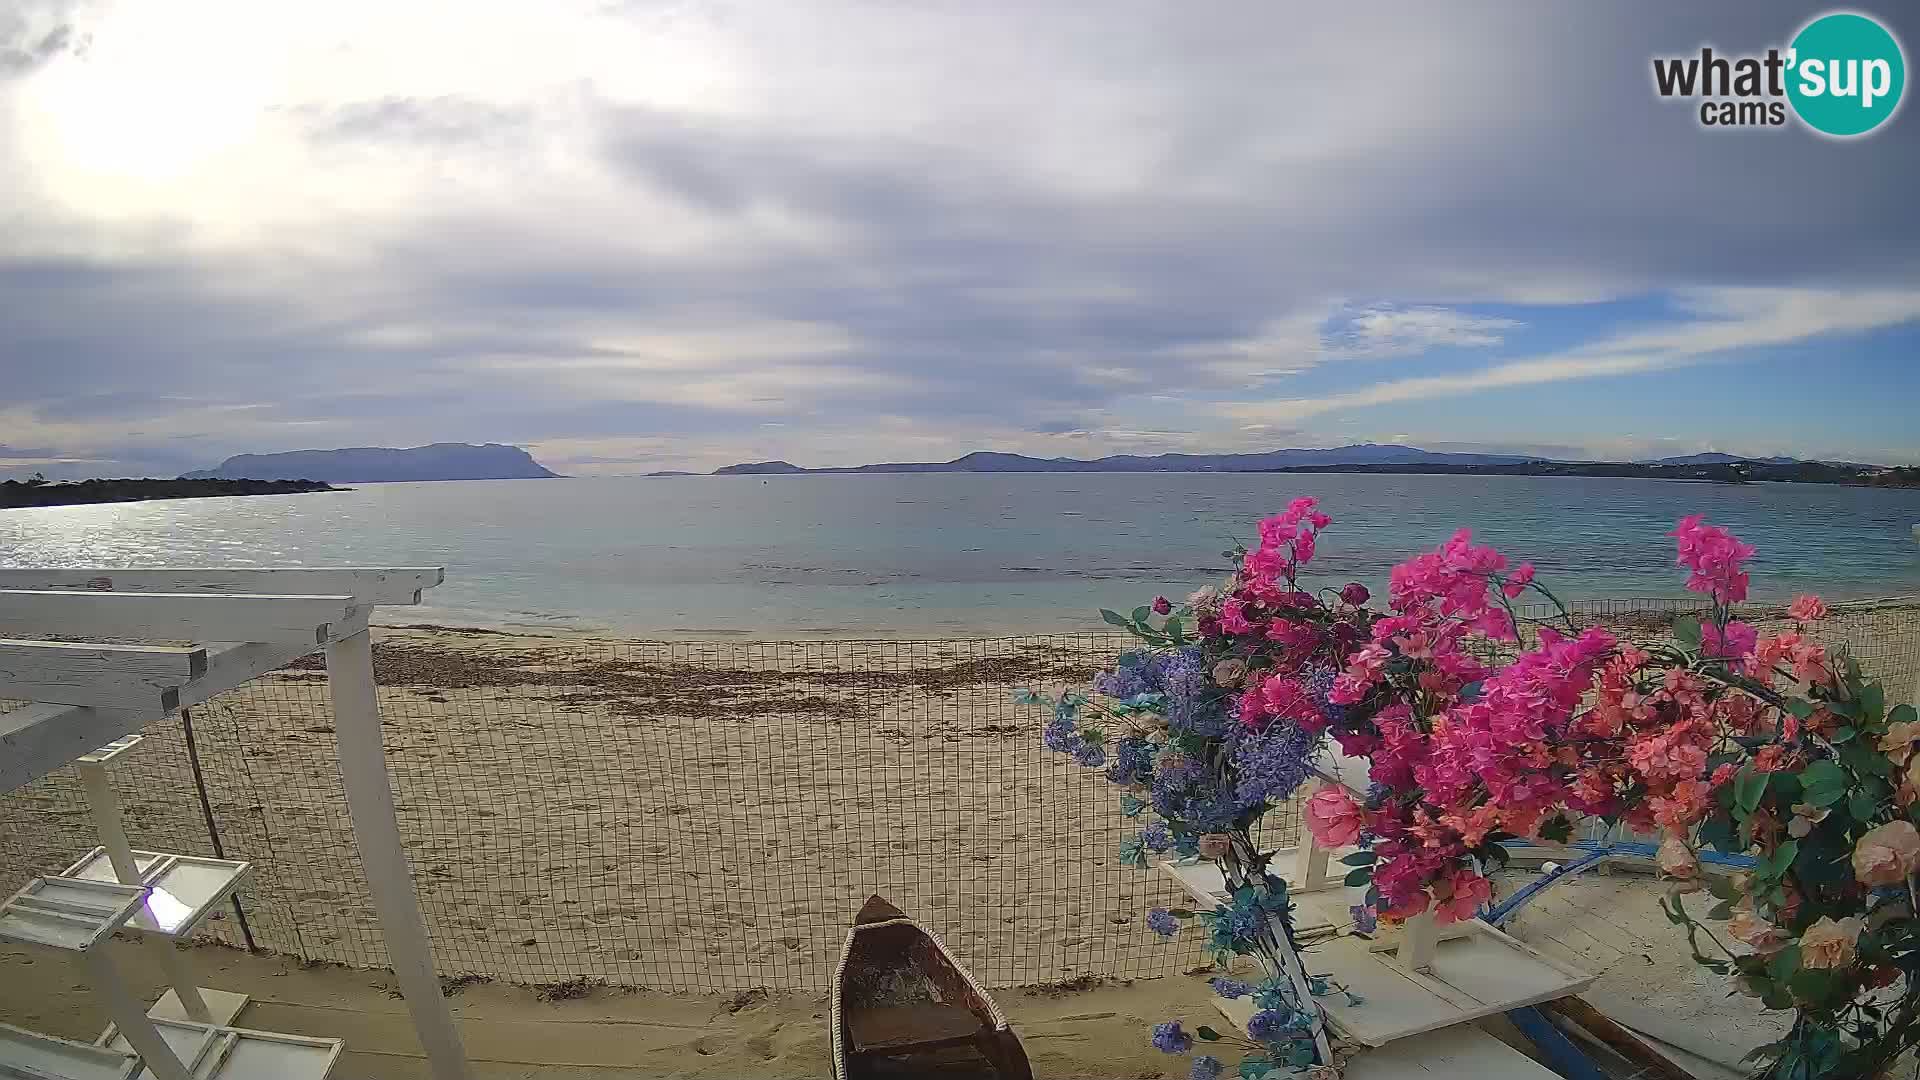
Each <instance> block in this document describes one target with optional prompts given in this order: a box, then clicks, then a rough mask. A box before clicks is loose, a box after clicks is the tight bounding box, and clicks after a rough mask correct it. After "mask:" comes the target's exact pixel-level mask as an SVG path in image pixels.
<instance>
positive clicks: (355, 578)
mask: <svg viewBox="0 0 1920 1080" xmlns="http://www.w3.org/2000/svg"><path fill="white" fill-rule="evenodd" d="M445 579H446V572H445V571H444V570H442V569H441V568H440V567H437V566H395V567H368V566H334V567H306V566H299V567H279V566H228V567H221V566H209V567H182V566H169V567H130V566H117V567H98V566H87V567H31V568H27V569H0V589H83V590H88V591H92V592H171V593H191V592H207V593H279V594H287V593H300V594H306V595H313V596H336V595H341V594H345V595H349V596H352V597H353V598H354V600H355V601H357V602H358V603H362V604H417V603H419V602H420V592H421V590H423V589H431V588H433V587H434V586H436V585H438V584H440V583H441V582H442V581H444V580H445Z"/></svg>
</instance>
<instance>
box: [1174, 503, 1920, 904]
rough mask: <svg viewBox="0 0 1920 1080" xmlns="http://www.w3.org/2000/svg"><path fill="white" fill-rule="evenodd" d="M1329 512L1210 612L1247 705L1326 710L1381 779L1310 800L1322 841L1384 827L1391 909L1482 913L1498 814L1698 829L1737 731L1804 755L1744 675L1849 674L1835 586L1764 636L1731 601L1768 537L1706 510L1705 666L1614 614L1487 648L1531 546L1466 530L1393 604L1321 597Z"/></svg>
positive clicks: (1500, 829)
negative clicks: (1239, 656) (1514, 559)
mask: <svg viewBox="0 0 1920 1080" xmlns="http://www.w3.org/2000/svg"><path fill="white" fill-rule="evenodd" d="M1327 523H1328V519H1327V517H1326V515H1324V514H1322V513H1320V512H1319V511H1318V510H1317V509H1315V506H1314V502H1313V500H1311V499H1298V500H1295V501H1294V502H1293V503H1292V504H1291V505H1290V506H1289V507H1288V509H1287V511H1286V512H1285V513H1282V514H1280V515H1277V516H1275V517H1272V518H1268V519H1267V520H1265V521H1263V522H1262V523H1261V543H1260V548H1259V550H1257V551H1255V552H1253V553H1250V554H1248V555H1247V556H1246V558H1245V560H1244V562H1243V565H1242V572H1241V575H1240V577H1239V580H1238V581H1237V582H1236V583H1235V585H1234V587H1233V588H1232V589H1231V590H1230V592H1229V593H1228V595H1227V596H1226V599H1225V600H1224V601H1223V602H1222V604H1221V605H1220V608H1219V615H1218V617H1217V619H1212V620H1209V621H1208V622H1204V623H1203V624H1202V632H1203V633H1207V634H1216V635H1217V634H1225V635H1228V637H1229V639H1230V640H1231V641H1232V648H1233V649H1234V650H1235V651H1236V652H1237V653H1239V652H1244V654H1245V655H1246V657H1247V660H1248V662H1249V663H1251V664H1252V665H1253V667H1252V670H1251V671H1250V672H1249V673H1248V674H1247V675H1246V677H1245V684H1244V685H1245V689H1244V690H1243V691H1242V692H1241V694H1240V697H1239V699H1238V703H1237V704H1238V713H1237V715H1238V718H1239V720H1240V722H1241V723H1242V724H1244V725H1246V726H1247V727H1248V728H1250V729H1252V730H1255V731H1264V730H1266V729H1267V728H1268V727H1270V726H1272V725H1274V724H1278V723H1287V724H1291V725H1295V726H1297V727H1299V728H1300V729H1301V730H1302V731H1304V732H1308V733H1316V732H1319V731H1321V730H1323V729H1326V730H1328V731H1329V733H1330V735H1331V736H1332V738H1333V739H1335V740H1336V741H1338V742H1339V744H1340V746H1341V748H1342V750H1343V751H1345V752H1346V753H1347V754H1348V755H1351V756H1362V757H1365V758H1366V759H1367V761H1368V766H1369V769H1368V774H1369V778H1370V779H1371V780H1372V781H1373V783H1374V784H1375V785H1376V787H1375V789H1374V791H1373V793H1372V794H1370V795H1369V797H1368V799H1367V801H1366V802H1365V803H1364V804H1362V803H1361V802H1359V801H1357V800H1356V799H1355V798H1354V797H1353V796H1351V795H1349V794H1348V793H1347V792H1346V791H1344V790H1342V789H1337V788H1334V789H1328V790H1325V791H1322V792H1321V793H1319V794H1318V795H1315V796H1314V797H1313V798H1312V799H1311V800H1310V801H1309V803H1308V806H1307V813H1306V818H1307V826H1308V828H1309V830H1310V831H1311V832H1312V833H1313V835H1314V836H1315V837H1316V838H1317V839H1318V840H1319V841H1320V842H1321V843H1322V844H1325V845H1328V846H1342V845H1346V844H1351V843H1363V844H1366V845H1368V846H1369V847H1370V849H1371V850H1372V852H1373V853H1374V856H1375V861H1374V862H1373V864H1372V884H1373V888H1374V890H1375V891H1376V893H1377V896H1378V903H1379V910H1380V913H1381V914H1384V915H1386V916H1388V917H1390V918H1406V917H1408V916H1411V915H1413V914H1417V913H1419V912H1422V911H1427V910H1432V911H1434V913H1435V916H1436V918H1437V919H1438V920H1439V921H1442V922H1447V921H1452V920H1454V919H1461V918H1469V917H1471V916H1472V915H1473V913H1474V912H1475V911H1476V910H1477V909H1478V908H1479V907H1480V905H1482V904H1483V903H1485V902H1486V900H1487V899H1488V897H1489V896H1490V894H1491V886H1490V885H1489V883H1488V882H1487V881H1486V880H1485V879H1484V878H1482V877H1481V876H1479V874H1477V873H1476V872H1475V871H1474V868H1473V863H1472V862H1471V859H1470V856H1473V855H1474V854H1475V853H1476V852H1480V853H1484V845H1485V844H1487V843H1488V842H1489V838H1491V837H1492V836H1494V835H1495V834H1496V833H1508V834H1513V835H1517V836H1538V835H1539V833H1540V831H1541V829H1542V828H1544V827H1545V825H1546V823H1547V822H1548V821H1550V820H1554V819H1556V818H1558V817H1559V816H1560V815H1561V814H1563V813H1566V812H1572V813H1583V814H1595V815H1607V816H1615V815H1617V816H1620V817H1624V818H1625V819H1626V820H1627V821H1628V822H1630V823H1632V824H1633V825H1634V826H1636V827H1638V828H1642V829H1659V830H1662V831H1664V832H1666V833H1667V834H1668V835H1669V836H1680V835H1684V834H1686V833H1687V832H1688V831H1689V830H1691V829H1693V828H1694V827H1695V826H1697V825H1699V824H1700V822H1702V821H1703V820H1704V819H1705V818H1706V817H1707V815H1709V814H1710V813H1713V812H1714V808H1715V806H1716V805H1717V803H1716V798H1715V793H1716V791H1718V789H1720V788H1721V787H1722V786H1724V785H1726V784H1729V783H1731V782H1732V781H1733V778H1734V776H1735V775H1736V774H1737V773H1738V771H1739V766H1736V765H1734V764H1721V765H1719V766H1718V767H1717V768H1712V769H1710V768H1708V765H1707V763H1708V761H1709V760H1712V759H1713V756H1714V755H1715V754H1722V753H1724V752H1726V751H1728V750H1729V749H1730V748H1738V747H1739V746H1740V745H1741V744H1739V743H1736V742H1734V740H1735V739H1754V738H1765V739H1768V740H1770V741H1768V742H1767V743H1766V744H1765V745H1763V746H1760V747H1759V748H1757V749H1750V752H1749V754H1748V757H1747V761H1748V762H1749V763H1750V766H1751V767H1752V768H1754V769H1757V770H1759V771H1763V772H1764V771H1773V770H1779V769H1789V768H1793V767H1795V765H1796V763H1797V762H1801V761H1803V760H1804V757H1805V750H1804V746H1803V745H1802V744H1801V743H1799V742H1798V741H1797V740H1798V739H1799V737H1800V733H1801V730H1802V724H1803V721H1802V720H1801V719H1800V718H1798V717H1796V716H1793V715H1791V714H1789V713H1786V712H1783V711H1782V710H1781V709H1779V708H1777V707H1775V706H1773V705H1768V704H1765V703H1763V702H1762V700H1761V698H1760V697H1756V696H1755V695H1754V693H1750V692H1749V689H1757V688H1752V687H1751V684H1749V688H1747V689H1743V688H1742V687H1741V686H1740V685H1738V684H1737V682H1736V681H1735V680H1734V679H1733V678H1732V676H1733V675H1734V674H1735V673H1737V674H1739V675H1743V676H1746V677H1747V678H1751V679H1753V680H1755V681H1756V682H1758V683H1761V684H1770V683H1772V682H1774V681H1776V680H1778V679H1779V678H1780V677H1781V676H1790V677H1791V679H1792V680H1793V681H1794V682H1799V683H1811V684H1817V685H1823V686H1829V687H1830V686H1832V685H1833V683H1834V672H1833V666H1832V664H1831V662H1830V661H1829V659H1828V657H1827V654H1826V652H1825V650H1824V649H1823V648H1821V647H1820V646H1819V645H1818V644H1816V643H1815V642H1813V641H1811V640H1809V639H1808V638H1807V636H1806V635H1805V633H1804V631H1805V624H1806V623H1808V622H1811V621H1813V620H1815V619H1818V618H1821V617H1822V616H1824V615H1825V614H1826V606H1825V604H1824V603H1822V602H1821V601H1820V600H1819V598H1817V597H1811V596H1807V597H1800V598H1798V599H1796V600H1795V601H1794V603H1793V605H1792V607H1791V608H1790V609H1789V614H1790V615H1791V616H1792V617H1793V619H1794V620H1795V621H1796V623H1798V624H1799V627H1798V628H1796V629H1795V630H1792V631H1788V632H1786V633H1780V634H1776V635H1773V636H1770V637H1766V638H1761V637H1760V636H1759V634H1758V633H1757V631H1756V630H1755V628H1754V627H1753V626H1752V625H1750V624H1748V623H1746V622H1743V621H1740V620H1737V619H1733V618H1731V613H1730V611H1729V610H1728V609H1729V608H1730V607H1731V606H1732V605H1733V604H1735V603H1738V602H1740V601H1742V600H1744V599H1745V598H1746V596H1747V589H1748V577H1747V574H1746V571H1745V570H1744V568H1743V567H1744V564H1745V562H1746V561H1747V560H1748V559H1749V558H1751V557H1752V555H1753V548H1752V547H1750V546H1749V545H1747V544H1743V543H1741V542H1740V541H1739V540H1738V539H1736V538H1735V537H1733V536H1732V535H1730V534H1729V533H1727V532H1726V531H1725V530H1724V529H1720V528H1717V527H1715V526H1712V525H1708V524H1706V523H1705V522H1704V520H1703V519H1702V518H1701V517H1699V516H1697V515H1696V516H1693V517H1688V518H1686V519H1684V520H1682V521H1681V522H1680V523H1679V524H1678V526H1677V527H1676V528H1675V529H1674V531H1673V534H1672V535H1673V536H1674V537H1675V538H1676V539H1677V549H1678V561H1679V564H1680V565H1682V566H1685V567H1687V568H1688V570H1689V571H1690V573H1691V576H1690V577H1689V579H1688V582H1687V587H1688V588H1689V589H1691V590H1693V591H1696V592H1702V593H1706V594H1709V595H1710V596H1712V598H1713V600H1714V610H1713V612H1712V616H1711V618H1709V619H1708V620H1706V621H1705V622H1703V623H1702V624H1701V629H1700V642H1699V653H1700V654H1701V656H1704V657H1706V658H1708V663H1707V664H1705V665H1702V662H1701V661H1700V660H1699V659H1698V658H1695V657H1692V656H1691V655H1690V654H1689V653H1688V652H1687V651H1686V650H1685V649H1684V648H1683V649H1668V648H1660V647H1656V648H1654V649H1653V650H1652V651H1651V652H1650V651H1648V650H1643V649H1640V648H1637V647H1635V646H1631V645H1625V644H1622V643H1621V642H1619V641H1617V640H1616V639H1615V638H1614V636H1613V635H1612V634H1610V633H1609V632H1607V631H1606V630H1605V629H1601V628H1598V627H1594V628H1588V629H1585V630H1575V629H1571V628H1570V629H1569V630H1568V632H1566V633H1564V634H1563V633H1559V632H1556V631H1554V630H1551V629H1546V628H1544V627H1543V628H1542V629H1541V630H1540V631H1539V634H1538V641H1537V643H1536V644H1535V645H1534V647H1532V648H1530V649H1526V650H1525V651H1522V652H1521V653H1520V654H1519V655H1518V656H1517V657H1515V658H1514V659H1513V660H1511V661H1510V662H1506V663H1504V664H1500V665H1496V666H1492V667H1489V666H1488V665H1487V663H1486V662H1485V661H1483V660H1482V659H1481V658H1480V657H1481V656H1482V655H1485V654H1486V653H1487V652H1488V650H1487V649H1486V648H1485V647H1484V646H1485V645H1486V644H1487V643H1489V642H1514V641H1517V640H1518V634H1517V631H1516V627H1515V626H1514V622H1513V618H1512V615H1511V609H1510V608H1509V607H1508V606H1507V602H1508V601H1511V600H1513V599H1515V598H1517V597H1518V596H1519V595H1521V594H1522V593H1523V592H1525V591H1526V590H1527V589H1528V588H1538V587H1537V586H1534V585H1533V577H1534V571H1533V567H1532V566H1531V565H1530V564H1521V565H1519V566H1518V567H1516V568H1514V569H1511V570H1509V569H1508V565H1509V564H1508V560H1507V558H1506V557H1505V556H1503V555H1502V554H1501V553H1500V552H1498V551H1496V550H1494V549H1493V548H1491V547H1487V546H1484V545H1476V544H1474V543H1473V538H1472V534H1471V533H1470V532H1468V531H1467V530H1461V531H1460V532H1458V533H1456V534H1455V535H1454V536H1453V537H1452V538H1451V539H1449V540H1448V541H1447V542H1446V543H1445V544H1443V545H1441V547H1439V548H1438V549H1436V550H1434V551H1432V552H1428V553H1426V554H1423V555H1420V556H1417V557H1415V558H1413V559H1410V560H1408V561H1407V562H1405V563H1402V564H1401V565H1399V566H1396V567H1394V569H1393V573H1392V583H1391V589H1390V592H1389V596H1388V603H1389V605H1390V608H1391V612H1390V613H1388V614H1385V615H1380V614H1377V613H1375V612H1373V611H1370V610H1368V609H1366V608H1365V607H1364V606H1363V605H1364V604H1365V602H1366V600H1367V596H1366V593H1365V590H1364V589H1363V588H1361V587H1358V586H1350V587H1349V589H1348V590H1343V591H1342V593H1341V594H1340V603H1339V604H1337V605H1322V604H1321V603H1320V601H1319V600H1318V599H1317V598H1316V596H1315V595H1314V594H1312V593H1310V592H1308V591H1306V590H1304V589H1302V588H1301V587H1300V586H1299V585H1298V584H1296V574H1297V572H1298V570H1299V567H1300V566H1301V565H1302V564H1304V563H1306V562H1308V561H1310V560H1311V559H1312V558H1313V556H1314V553H1315V544H1316V539H1317V536H1318V534H1319V531H1320V530H1321V529H1322V528H1323V527H1325V525H1326V524H1327ZM1541 591H1542V592H1543V593H1544V592H1545V590H1544V589H1542V590H1541ZM1547 595H1549V596H1551V594H1547ZM1683 644H1684V643H1683ZM1329 672H1332V677H1331V679H1330V680H1328V674H1329ZM1716 672H1719V673H1722V674H1721V675H1716V674H1715V673H1716ZM1329 681H1330V685H1329ZM1321 690H1324V691H1325V698H1324V700H1321V699H1320V698H1319V697H1318V694H1319V692H1320V691H1321ZM1330 716H1331V717H1332V719H1331V721H1330V720H1329V717H1330ZM1832 723H1834V721H1833V717H1832V715H1831V714H1830V713H1827V712H1825V711H1820V712H1816V713H1815V714H1814V715H1813V716H1812V717H1810V718H1809V719H1807V720H1805V721H1804V725H1805V727H1806V729H1807V730H1814V731H1818V730H1820V729H1821V725H1822V724H1832ZM1915 739H1916V741H1920V736H1916V737H1915ZM1746 745H1747V746H1749V747H1751V746H1752V744H1751V743H1748V744H1746ZM1914 783H1915V785H1916V790H1920V780H1916V781H1915V782H1914ZM1916 798H1917V799H1920V795H1916Z"/></svg>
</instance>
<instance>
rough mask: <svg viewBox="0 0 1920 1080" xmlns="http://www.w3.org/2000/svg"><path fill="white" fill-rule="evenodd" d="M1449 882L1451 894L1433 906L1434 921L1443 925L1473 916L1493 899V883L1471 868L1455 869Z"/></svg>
mask: <svg viewBox="0 0 1920 1080" xmlns="http://www.w3.org/2000/svg"><path fill="white" fill-rule="evenodd" d="M1448 884H1449V885H1451V886H1452V891H1451V893H1450V895H1448V896H1447V898H1446V899H1444V900H1440V901H1438V902H1437V903H1435V905H1434V908H1433V921H1434V922H1436V923H1438V924H1440V925H1442V926H1445V925H1446V924H1448V923H1454V922H1462V921H1464V920H1467V919H1471V918H1473V917H1474V914H1475V913H1476V912H1478V911H1479V910H1480V907H1481V905H1483V904H1485V903H1486V902H1487V901H1489V900H1491V899H1493V883H1492V882H1490V881H1488V880H1487V879H1486V878H1483V877H1481V876H1480V875H1479V874H1476V873H1473V872H1472V871H1470V870H1456V871H1454V873H1453V876H1452V877H1451V878H1449V879H1448Z"/></svg>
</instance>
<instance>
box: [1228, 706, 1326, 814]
mask: <svg viewBox="0 0 1920 1080" xmlns="http://www.w3.org/2000/svg"><path fill="white" fill-rule="evenodd" d="M1319 748H1320V738H1319V736H1318V735H1317V734H1315V733H1312V732H1308V731H1304V730H1302V729H1301V728H1300V727H1299V726H1298V725H1295V724H1292V723H1287V722H1283V721H1276V722H1274V723H1272V724H1269V725H1267V729H1266V730H1265V731H1262V732H1260V733H1259V734H1257V735H1248V736H1245V737H1243V738H1241V740H1240V742H1239V744H1238V745H1237V746H1235V747H1234V750H1233V767H1234V770H1235V771H1236V772H1238V773H1239V776H1240V784H1239V787H1238V788H1237V789H1236V790H1235V791H1234V794H1235V795H1236V796H1237V797H1238V798H1239V799H1240V801H1241V802H1243V803H1257V802H1261V801H1263V800H1264V801H1268V802H1280V801H1283V800H1285V799H1286V798H1287V797H1288V796H1290V795H1292V794H1293V792H1294V789H1295V788H1297V787H1299V786H1300V785H1301V784H1302V783H1304V782H1305V781H1306V779H1307V774H1308V773H1309V772H1310V771H1311V766H1312V762H1313V758H1314V755H1315V754H1316V753H1317V752H1318V751H1319Z"/></svg>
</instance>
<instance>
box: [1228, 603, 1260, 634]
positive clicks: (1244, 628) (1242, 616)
mask: <svg viewBox="0 0 1920 1080" xmlns="http://www.w3.org/2000/svg"><path fill="white" fill-rule="evenodd" d="M1220 629H1222V630H1224V631H1226V632H1227V633H1229V634H1250V633H1252V632H1253V624H1252V623H1250V622H1248V621H1247V602H1246V601H1245V600H1241V599H1239V598H1238V597H1235V598H1233V599H1231V600H1228V601H1226V602H1225V603H1223V604H1221V605H1220Z"/></svg>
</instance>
